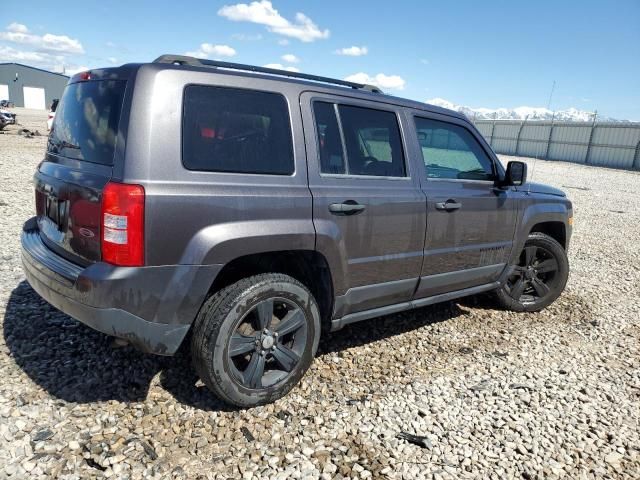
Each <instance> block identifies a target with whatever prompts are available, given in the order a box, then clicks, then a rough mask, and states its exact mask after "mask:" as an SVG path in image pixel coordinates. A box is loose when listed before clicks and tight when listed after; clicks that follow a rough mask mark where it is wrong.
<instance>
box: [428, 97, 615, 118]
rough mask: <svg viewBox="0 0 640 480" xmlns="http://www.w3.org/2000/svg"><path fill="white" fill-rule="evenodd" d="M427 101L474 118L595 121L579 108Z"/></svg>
mask: <svg viewBox="0 0 640 480" xmlns="http://www.w3.org/2000/svg"><path fill="white" fill-rule="evenodd" d="M426 103H430V104H431V105H436V106H438V107H443V108H448V109H450V110H455V111H457V112H461V113H464V114H465V115H466V116H467V117H469V118H471V119H473V118H476V119H488V120H493V119H494V118H495V119H496V120H524V119H525V118H526V119H527V120H551V118H555V120H558V121H570V122H591V121H593V115H594V113H593V112H587V111H584V110H578V109H577V108H569V109H567V110H557V111H556V112H555V117H554V112H553V111H552V110H549V109H547V108H544V107H517V108H496V109H491V108H471V107H467V106H465V105H456V104H455V103H452V102H449V101H447V100H444V99H442V98H432V99H430V100H427V102H426ZM597 120H599V121H601V122H605V121H609V122H620V121H622V122H624V121H626V120H617V119H615V118H608V117H601V116H600V115H598V117H597Z"/></svg>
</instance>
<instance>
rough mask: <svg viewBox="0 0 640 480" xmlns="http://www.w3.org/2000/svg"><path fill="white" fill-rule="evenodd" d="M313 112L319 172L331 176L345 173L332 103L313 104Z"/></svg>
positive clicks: (336, 120) (338, 131)
mask: <svg viewBox="0 0 640 480" xmlns="http://www.w3.org/2000/svg"><path fill="white" fill-rule="evenodd" d="M313 110H314V113H315V116H316V131H317V135H318V153H319V156H320V171H321V172H322V173H333V174H344V173H346V172H345V165H344V153H343V151H342V141H341V140H340V128H339V127H338V119H337V118H336V111H335V105H334V104H333V103H326V102H315V103H314V104H313Z"/></svg>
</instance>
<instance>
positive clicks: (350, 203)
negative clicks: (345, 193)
mask: <svg viewBox="0 0 640 480" xmlns="http://www.w3.org/2000/svg"><path fill="white" fill-rule="evenodd" d="M364 209H365V206H364V205H361V204H359V203H358V202H356V201H354V200H347V201H345V202H342V203H332V204H330V205H329V211H330V212H331V213H333V214H334V215H355V214H356V213H360V212H362V211H363V210H364Z"/></svg>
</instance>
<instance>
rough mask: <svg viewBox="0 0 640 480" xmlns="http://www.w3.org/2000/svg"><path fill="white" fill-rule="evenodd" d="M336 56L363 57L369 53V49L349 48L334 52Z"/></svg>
mask: <svg viewBox="0 0 640 480" xmlns="http://www.w3.org/2000/svg"><path fill="white" fill-rule="evenodd" d="M334 53H335V54H336V55H346V56H348V57H361V56H362V55H366V54H367V53H369V49H368V48H367V47H364V46H363V47H356V46H355V45H354V46H353V47H347V48H340V49H338V50H336V51H335V52H334Z"/></svg>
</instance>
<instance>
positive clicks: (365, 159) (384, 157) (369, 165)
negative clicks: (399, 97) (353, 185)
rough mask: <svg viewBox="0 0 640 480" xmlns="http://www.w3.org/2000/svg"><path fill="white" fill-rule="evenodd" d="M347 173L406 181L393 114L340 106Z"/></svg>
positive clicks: (402, 156) (395, 120) (397, 130)
mask: <svg viewBox="0 0 640 480" xmlns="http://www.w3.org/2000/svg"><path fill="white" fill-rule="evenodd" d="M338 108H339V111H340V121H341V123H342V131H343V135H344V140H345V146H346V151H347V163H348V167H347V168H348V173H349V174H351V175H375V176H385V177H404V176H405V165H404V155H403V153H402V142H401V140H400V129H399V127H398V120H397V119H396V115H395V113H393V112H385V111H382V110H373V109H370V108H361V107H353V106H349V105H340V106H339V107H338Z"/></svg>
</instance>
